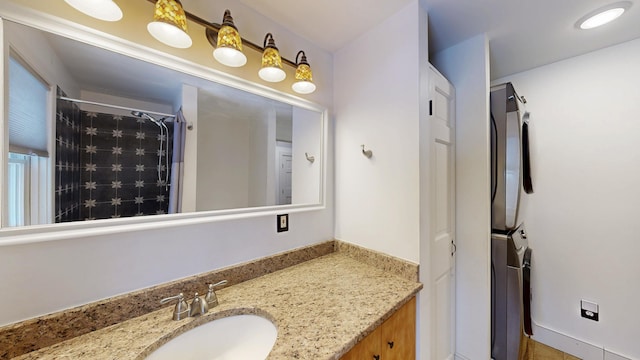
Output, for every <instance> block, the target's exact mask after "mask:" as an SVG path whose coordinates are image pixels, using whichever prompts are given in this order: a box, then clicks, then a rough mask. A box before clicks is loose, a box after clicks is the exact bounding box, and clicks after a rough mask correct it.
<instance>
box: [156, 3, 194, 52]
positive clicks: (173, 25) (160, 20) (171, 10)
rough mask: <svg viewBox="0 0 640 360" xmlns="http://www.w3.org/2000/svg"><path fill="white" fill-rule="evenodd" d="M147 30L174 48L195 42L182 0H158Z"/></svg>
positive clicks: (185, 46) (184, 46)
mask: <svg viewBox="0 0 640 360" xmlns="http://www.w3.org/2000/svg"><path fill="white" fill-rule="evenodd" d="M147 30H149V33H150V34H151V35H152V36H153V37H154V38H156V40H158V41H160V42H161V43H163V44H166V45H169V46H171V47H174V48H178V49H186V48H189V47H191V44H193V41H192V40H191V37H190V36H189V34H188V33H187V16H186V15H185V13H184V9H183V8H182V3H181V2H180V0H158V1H157V2H156V7H155V12H154V13H153V21H152V22H150V23H149V25H147Z"/></svg>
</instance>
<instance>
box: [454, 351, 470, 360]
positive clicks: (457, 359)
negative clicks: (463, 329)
mask: <svg viewBox="0 0 640 360" xmlns="http://www.w3.org/2000/svg"><path fill="white" fill-rule="evenodd" d="M455 360H471V359H469V358H467V357H464V356H462V355H460V354H458V353H456V355H455Z"/></svg>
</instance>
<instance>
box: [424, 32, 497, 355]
mask: <svg viewBox="0 0 640 360" xmlns="http://www.w3.org/2000/svg"><path fill="white" fill-rule="evenodd" d="M433 63H434V65H435V67H436V68H437V69H438V70H439V71H440V72H441V73H442V74H443V75H445V76H446V77H447V78H448V79H449V81H450V82H451V83H452V84H453V86H454V87H455V89H456V233H457V239H455V242H456V246H457V260H456V261H457V263H456V299H457V300H456V355H457V356H460V357H462V358H467V359H471V360H475V359H487V358H489V357H490V354H491V331H490V324H491V307H490V304H491V277H490V271H491V269H490V264H491V246H490V244H491V225H490V224H491V200H490V193H489V189H490V187H491V186H490V182H491V176H490V173H489V168H490V158H489V44H488V41H487V38H486V36H485V35H478V36H476V37H473V38H471V39H469V40H466V41H464V42H462V43H460V44H458V45H455V46H452V47H451V48H448V49H446V50H443V51H441V52H439V53H437V54H435V55H434V57H433Z"/></svg>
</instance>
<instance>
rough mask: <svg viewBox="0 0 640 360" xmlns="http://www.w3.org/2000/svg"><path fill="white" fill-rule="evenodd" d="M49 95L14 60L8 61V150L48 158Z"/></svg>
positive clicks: (35, 77) (43, 87) (40, 82)
mask: <svg viewBox="0 0 640 360" xmlns="http://www.w3.org/2000/svg"><path fill="white" fill-rule="evenodd" d="M48 93H49V88H48V87H47V86H46V85H45V84H43V83H42V81H41V80H40V78H39V77H37V76H36V75H34V74H33V73H32V72H31V71H29V69H27V68H26V67H25V66H23V65H22V63H21V62H20V61H19V60H18V59H16V58H15V57H13V56H11V57H10V58H9V151H11V152H14V153H19V154H36V155H38V156H49V154H48V151H47V97H48Z"/></svg>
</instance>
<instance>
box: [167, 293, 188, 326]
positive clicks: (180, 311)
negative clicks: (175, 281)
mask: <svg viewBox="0 0 640 360" xmlns="http://www.w3.org/2000/svg"><path fill="white" fill-rule="evenodd" d="M173 300H178V302H177V303H176V307H175V308H174V309H173V320H181V319H184V318H185V317H188V316H189V304H187V302H186V301H185V300H184V294H183V293H180V294H178V295H176V296H170V297H168V298H164V299H162V300H160V304H165V303H168V302H169V301H173Z"/></svg>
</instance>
